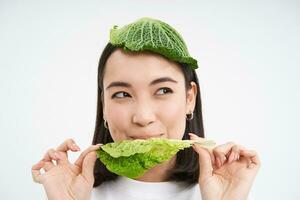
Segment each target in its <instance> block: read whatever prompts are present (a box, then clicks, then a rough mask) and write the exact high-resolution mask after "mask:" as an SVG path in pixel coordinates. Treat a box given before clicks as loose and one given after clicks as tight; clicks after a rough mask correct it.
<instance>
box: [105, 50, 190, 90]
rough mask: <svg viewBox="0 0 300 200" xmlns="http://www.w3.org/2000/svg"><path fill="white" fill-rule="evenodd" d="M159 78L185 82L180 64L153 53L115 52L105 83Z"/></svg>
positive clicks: (109, 59)
mask: <svg viewBox="0 0 300 200" xmlns="http://www.w3.org/2000/svg"><path fill="white" fill-rule="evenodd" d="M158 77H171V78H174V79H176V80H177V81H178V82H184V75H183V72H182V70H181V69H180V66H179V64H177V63H175V62H173V61H170V60H168V59H166V58H165V57H163V56H161V55H159V54H155V53H151V52H125V51H124V50H122V49H117V50H115V51H114V52H113V53H112V54H111V55H110V57H109V58H108V60H107V62H106V66H105V72H104V77H103V81H104V84H105V82H108V81H118V80H123V81H128V82H133V81H140V82H141V81H142V82H145V81H150V80H153V79H155V78H158Z"/></svg>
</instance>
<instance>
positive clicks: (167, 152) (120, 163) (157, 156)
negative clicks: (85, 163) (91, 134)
mask: <svg viewBox="0 0 300 200" xmlns="http://www.w3.org/2000/svg"><path fill="white" fill-rule="evenodd" d="M194 143H199V145H201V146H203V147H211V146H214V145H215V143H214V142H213V141H210V140H205V141H201V142H196V141H193V140H175V139H161V138H151V139H148V140H123V141H120V142H113V143H107V144H105V145H102V146H100V148H99V149H98V150H97V151H96V153H97V157H98V158H99V159H100V161H101V162H102V163H103V164H104V165H105V166H106V168H107V169H108V170H109V171H111V172H113V173H115V174H117V175H120V176H126V177H129V178H133V179H134V178H138V177H139V176H141V175H143V174H144V173H145V172H146V171H147V170H149V169H151V168H152V167H154V166H156V165H158V164H160V163H162V162H164V161H167V160H169V159H171V158H172V157H173V156H174V155H175V154H176V153H177V152H178V151H180V150H183V149H184V148H188V147H191V145H192V144H194Z"/></svg>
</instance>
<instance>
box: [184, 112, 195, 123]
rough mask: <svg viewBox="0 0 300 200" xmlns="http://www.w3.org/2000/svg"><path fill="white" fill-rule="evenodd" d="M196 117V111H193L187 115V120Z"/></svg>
mask: <svg viewBox="0 0 300 200" xmlns="http://www.w3.org/2000/svg"><path fill="white" fill-rule="evenodd" d="M193 118H194V112H192V111H191V113H190V114H187V115H186V120H188V121H191V120H192V119H193Z"/></svg>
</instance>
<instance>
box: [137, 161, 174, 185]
mask: <svg viewBox="0 0 300 200" xmlns="http://www.w3.org/2000/svg"><path fill="white" fill-rule="evenodd" d="M175 160H176V156H174V157H173V158H172V159H170V160H168V161H165V162H163V163H161V164H159V165H156V166H155V167H153V168H151V169H149V170H148V171H147V172H146V173H145V174H143V175H142V176H140V177H139V178H137V179H136V180H139V181H144V182H165V181H168V179H169V177H170V172H169V171H170V170H171V169H172V168H173V167H174V165H175Z"/></svg>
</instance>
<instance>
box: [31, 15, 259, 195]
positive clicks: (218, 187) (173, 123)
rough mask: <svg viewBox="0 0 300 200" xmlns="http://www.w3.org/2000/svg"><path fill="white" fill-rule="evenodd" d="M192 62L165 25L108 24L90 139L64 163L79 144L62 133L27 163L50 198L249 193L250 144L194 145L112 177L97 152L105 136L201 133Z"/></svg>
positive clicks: (252, 172) (253, 159) (254, 164)
mask: <svg viewBox="0 0 300 200" xmlns="http://www.w3.org/2000/svg"><path fill="white" fill-rule="evenodd" d="M195 68H197V61H196V60H195V59H193V58H192V57H190V56H189V54H188V51H187V48H186V46H185V44H184V42H183V39H182V38H181V36H180V35H179V34H178V33H177V32H176V31H175V30H174V29H173V28H172V27H170V26H169V25H168V24H165V23H164V22H161V21H158V20H154V19H150V18H143V19H140V20H138V21H136V22H135V23H132V24H129V25H127V26H125V27H123V28H122V29H117V27H114V28H113V29H112V31H111V34H110V42H109V43H108V45H107V46H106V48H105V49H104V51H103V53H102V56H101V58H100V62H99V68H98V105H97V106H98V107H97V120H96V129H95V134H94V138H93V145H92V146H90V147H89V148H87V149H86V150H85V151H83V152H82V154H81V155H80V156H79V158H78V159H77V161H76V162H75V163H70V162H69V161H68V157H67V152H68V151H79V150H80V149H79V147H78V146H77V145H76V144H75V142H74V141H73V140H72V139H69V140H66V141H65V142H64V143H62V144H61V145H60V146H59V147H57V148H56V149H50V150H49V151H47V153H46V155H45V156H44V158H43V159H42V160H41V161H40V162H39V163H37V164H36V165H34V166H33V167H32V175H33V179H34V181H35V182H38V183H41V184H43V186H44V189H45V191H46V194H47V196H48V199H86V200H87V199H91V198H92V199H170V198H172V199H193V200H194V199H198V200H199V199H204V200H218V199H230V200H233V199H238V200H243V199H247V196H248V194H249V191H250V188H251V186H252V183H253V180H254V178H255V176H256V174H257V171H258V169H259V166H260V162H259V159H258V156H257V154H256V153H255V152H254V151H251V150H247V149H245V148H244V147H242V146H240V145H237V144H234V143H232V142H229V143H226V144H222V145H219V146H217V147H215V148H213V149H204V148H201V147H200V146H198V145H194V146H193V148H190V149H186V150H183V151H179V152H178V153H177V155H175V156H174V157H173V158H172V159H170V160H168V161H166V162H164V163H162V164H160V165H157V166H155V167H154V168H152V169H150V170H149V171H147V172H146V173H145V174H144V175H142V176H141V177H139V178H138V179H136V180H132V179H128V178H125V177H118V176H117V175H115V174H113V173H111V172H109V171H107V170H106V168H105V167H104V166H103V164H102V163H101V162H100V161H99V160H98V159H96V154H95V150H96V149H98V148H99V146H100V145H101V144H106V143H108V142H113V141H121V140H134V139H149V138H169V139H192V140H197V139H199V137H204V130H203V120H202V110H201V98H200V89H199V83H198V79H197V75H196V72H195ZM53 161H56V163H54V162H53ZM40 169H44V170H45V173H44V174H41V173H40ZM93 186H94V188H93Z"/></svg>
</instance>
